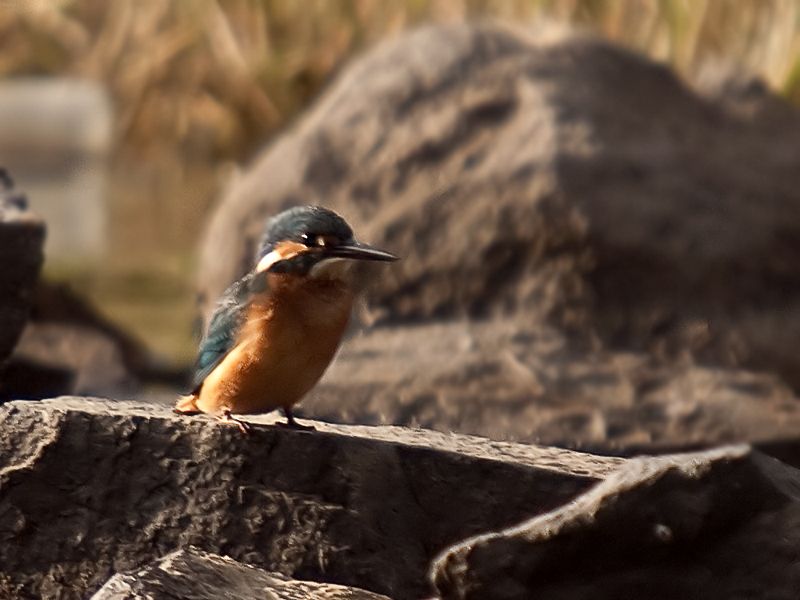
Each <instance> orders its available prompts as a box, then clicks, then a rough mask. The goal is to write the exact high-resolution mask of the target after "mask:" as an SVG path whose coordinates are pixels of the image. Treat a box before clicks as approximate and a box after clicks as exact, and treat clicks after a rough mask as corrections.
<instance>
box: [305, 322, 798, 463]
mask: <svg viewBox="0 0 800 600" xmlns="http://www.w3.org/2000/svg"><path fill="white" fill-rule="evenodd" d="M302 410H303V413H304V414H306V415H308V416H313V418H317V419H321V420H323V421H326V420H334V421H343V422H348V423H362V424H368V423H371V424H384V423H408V424H411V425H416V426H422V427H426V428H432V429H438V430H441V431H450V430H453V431H461V432H469V433H472V434H477V435H485V436H488V437H490V438H492V439H509V440H522V441H529V442H536V443H543V444H552V445H556V446H562V447H571V448H578V449H592V450H594V451H601V452H613V453H620V452H621V453H629V452H631V451H632V449H635V451H638V452H642V451H651V452H654V451H658V452H663V451H664V450H666V449H673V451H674V449H675V448H680V447H708V446H712V445H715V444H721V443H732V442H742V441H759V442H761V441H767V440H776V439H791V438H796V436H797V434H798V432H800V403H798V402H797V399H796V398H795V396H794V394H793V393H792V391H791V390H790V389H789V388H788V386H786V385H784V384H783V383H782V382H781V381H780V380H779V379H778V378H777V377H775V376H772V375H765V374H763V373H754V372H748V371H744V370H741V369H723V368H710V367H702V366H698V365H696V364H693V363H692V362H691V361H689V362H682V363H667V364H665V363H662V362H660V361H658V360H655V359H653V358H652V357H649V356H647V355H643V354H639V353H621V352H611V351H594V352H587V351H586V350H582V349H580V348H575V347H574V346H572V345H570V343H569V342H568V340H567V339H565V337H564V336H563V334H562V333H560V332H559V331H558V329H557V328H554V327H552V326H548V325H541V326H540V327H538V328H537V329H536V330H535V331H532V332H525V331H524V330H520V329H519V328H518V327H517V326H516V325H515V324H514V323H512V322H508V321H500V322H482V323H470V324H464V323H437V324H426V325H415V326H408V325H406V326H399V327H378V328H374V329H372V330H370V331H369V332H367V333H365V334H363V335H361V336H356V337H354V338H352V339H350V340H348V341H347V342H346V343H345V344H344V347H343V348H342V350H341V352H340V354H339V356H338V357H337V359H336V361H335V362H334V364H333V365H332V366H331V368H330V371H329V372H328V374H327V375H326V376H325V378H324V379H323V381H322V383H321V384H320V385H319V386H318V387H317V388H315V389H314V390H312V391H311V392H310V393H309V395H308V397H307V398H306V399H305V400H304V401H303V403H302ZM794 454H795V456H793V457H791V460H792V462H793V464H797V463H795V462H794V461H796V460H797V459H798V457H797V452H796V451H795V452H794ZM787 458H789V457H787Z"/></svg>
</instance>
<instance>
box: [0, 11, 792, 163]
mask: <svg viewBox="0 0 800 600" xmlns="http://www.w3.org/2000/svg"><path fill="white" fill-rule="evenodd" d="M482 17H492V18H501V19H503V18H505V19H513V20H514V21H517V22H523V23H524V22H533V21H535V20H538V19H544V18H546V19H552V20H556V21H562V22H572V23H577V24H579V25H581V26H583V27H587V28H591V29H593V30H596V31H598V32H599V33H601V34H602V35H604V36H606V37H608V38H610V39H612V40H615V41H618V42H620V43H622V44H625V45H627V46H630V47H633V48H635V49H638V50H641V51H643V52H645V53H647V54H650V55H651V56H654V57H656V58H658V59H662V60H665V61H668V62H670V63H672V64H673V65H675V67H676V68H677V69H679V70H680V71H681V72H683V73H685V74H686V75H688V76H691V75H692V74H693V73H694V72H696V71H697V69H698V68H700V67H701V66H702V65H703V64H704V63H705V62H706V61H708V60H724V61H726V62H729V63H732V64H738V65H741V66H743V67H744V68H746V69H748V70H750V71H753V72H755V73H758V74H760V75H761V76H763V77H764V78H765V79H766V80H767V81H768V82H769V83H770V84H771V85H772V86H773V87H774V88H775V89H777V90H779V91H782V92H783V93H784V94H786V95H787V96H788V97H790V98H793V99H795V100H800V81H798V79H799V78H800V77H799V72H800V6H799V3H798V2H797V0H661V1H658V0H303V1H295V0H172V1H168V0H114V1H113V2H108V0H49V1H44V2H40V1H36V2H34V1H25V0H13V1H9V0H5V1H3V0H0V76H6V75H13V74H20V73H71V74H76V75H80V76H85V77H90V78H93V79H98V80H100V81H102V82H104V83H105V84H106V85H107V86H108V88H109V89H110V90H111V92H112V94H113V96H114V98H115V100H116V105H117V107H118V110H119V114H118V116H119V119H118V126H117V131H118V135H119V140H120V142H121V147H123V148H124V149H137V150H146V151H148V152H160V151H163V150H164V149H167V148H168V149H169V153H172V152H173V151H174V150H176V149H177V150H178V151H179V152H180V153H181V155H184V156H185V157H186V158H187V159H189V160H192V159H197V158H201V159H219V158H223V157H236V158H238V157H241V156H242V155H244V154H246V153H247V152H248V151H249V150H251V149H252V147H253V145H254V144H255V143H257V142H259V141H260V140H263V138H264V136H265V135H266V134H268V133H269V132H270V131H272V130H274V129H275V128H276V127H278V126H280V125H281V124H283V123H285V122H286V121H287V119H289V118H291V116H292V115H293V114H295V113H296V112H297V111H298V110H299V109H300V108H302V107H303V106H304V105H305V104H306V103H307V101H308V99H309V98H310V97H311V96H313V95H314V94H315V93H316V92H317V90H318V89H319V88H320V86H321V84H322V83H323V82H324V81H325V79H326V78H327V77H328V76H329V74H330V73H331V72H332V71H333V70H334V69H335V68H336V67H337V66H338V65H340V64H341V63H342V62H343V61H344V60H345V59H346V58H348V57H349V56H351V55H352V54H353V53H355V52H357V51H359V50H361V49H362V48H363V47H364V46H367V45H369V44H372V43H373V42H375V41H376V40H379V39H381V38H383V37H386V36H387V35H392V34H394V33H396V32H398V31H399V30H401V29H404V28H406V27H409V26H412V25H414V24H417V23H420V22H425V21H439V22H442V21H459V20H465V19H474V18H482Z"/></svg>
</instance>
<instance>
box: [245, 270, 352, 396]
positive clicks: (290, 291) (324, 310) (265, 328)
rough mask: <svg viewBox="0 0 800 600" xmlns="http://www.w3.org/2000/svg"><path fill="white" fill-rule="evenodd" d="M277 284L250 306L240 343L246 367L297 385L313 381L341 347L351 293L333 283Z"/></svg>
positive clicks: (303, 385)
mask: <svg viewBox="0 0 800 600" xmlns="http://www.w3.org/2000/svg"><path fill="white" fill-rule="evenodd" d="M276 287H277V289H276V290H275V291H274V292H273V293H272V294H271V296H270V298H269V299H268V301H264V302H254V303H253V304H252V305H251V307H250V309H249V312H248V315H247V320H246V324H245V326H244V328H243V330H242V334H241V337H240V344H239V345H240V347H241V350H242V352H243V354H244V361H245V363H246V364H245V365H243V367H244V368H248V369H250V370H252V371H254V375H258V374H260V375H261V376H262V377H264V378H270V379H272V380H273V381H276V380H283V379H285V378H287V377H288V378H295V379H297V382H296V383H297V387H298V388H303V387H306V385H307V384H308V383H309V382H306V381H305V380H306V379H308V380H311V381H310V385H313V383H315V382H316V380H317V379H318V378H319V377H320V376H321V375H322V372H323V371H324V370H325V368H326V367H327V366H328V363H330V361H331V360H332V359H333V355H334V354H335V353H336V350H337V348H338V347H339V342H340V340H341V338H342V335H343V333H344V330H345V328H346V327H347V323H348V320H349V318H350V312H351V310H352V294H351V293H350V291H349V289H348V288H346V287H345V286H341V285H336V284H333V283H331V284H329V285H319V284H316V283H313V282H312V283H307V284H289V285H284V286H276ZM292 387H294V386H292Z"/></svg>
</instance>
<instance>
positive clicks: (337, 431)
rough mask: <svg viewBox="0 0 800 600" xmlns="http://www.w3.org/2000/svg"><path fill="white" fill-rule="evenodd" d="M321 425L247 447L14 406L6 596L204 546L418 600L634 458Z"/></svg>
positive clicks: (179, 429) (38, 406) (6, 497)
mask: <svg viewBox="0 0 800 600" xmlns="http://www.w3.org/2000/svg"><path fill="white" fill-rule="evenodd" d="M260 421H261V422H262V423H269V418H267V417H264V418H261V419H260ZM316 425H317V427H318V431H316V432H311V433H308V432H298V431H294V430H287V429H285V428H280V427H274V426H270V425H266V424H265V425H264V426H263V427H257V428H256V429H255V430H254V432H253V433H252V434H251V435H250V436H248V437H246V436H243V435H242V434H241V433H240V431H239V430H238V429H237V428H235V427H231V426H228V425H224V424H220V423H217V422H214V421H212V420H210V419H208V418H206V417H195V418H186V417H179V416H177V415H173V414H172V413H171V412H170V411H169V409H168V408H163V407H158V406H153V405H139V404H134V403H125V402H109V401H102V400H90V399H83V398H60V399H55V400H45V401H40V402H9V403H7V404H5V405H4V406H3V407H0V540H2V543H0V585H1V586H3V587H0V589H14V590H16V592H15V593H16V594H17V595H18V596H19V597H21V598H29V597H44V598H54V597H58V598H83V597H85V596H86V594H87V592H94V591H96V590H97V589H98V588H99V587H100V586H101V585H102V584H103V583H104V582H105V581H106V580H107V579H108V578H109V577H110V576H112V575H113V574H114V573H117V572H125V571H130V570H132V569H138V568H140V567H142V566H143V565H145V564H147V563H149V562H151V561H152V560H154V559H156V558H158V557H161V556H164V555H166V554H168V553H169V552H172V551H174V550H175V549H177V548H184V547H187V546H190V545H194V546H197V547H198V548H200V549H201V550H203V551H206V552H213V553H216V554H221V555H226V556H230V557H232V558H233V559H235V560H237V561H241V562H244V563H247V564H252V565H255V566H257V567H259V568H263V569H265V570H269V571H277V572H280V573H283V574H285V575H287V576H292V577H294V578H297V579H308V580H316V581H326V582H329V583H338V584H343V585H351V586H354V587H359V588H364V589H368V590H371V591H375V592H378V593H383V594H386V595H389V596H390V597H392V598H398V599H403V598H419V597H421V596H422V595H424V594H426V593H428V592H429V589H428V587H427V584H426V576H425V573H426V572H427V568H428V565H429V562H430V560H431V558H432V557H433V556H434V555H436V554H437V553H439V552H440V551H442V550H443V549H444V548H446V547H447V546H449V545H450V544H453V543H455V542H457V541H458V540H460V539H463V538H464V537H466V536H470V535H475V534H477V533H480V532H482V531H487V530H492V529H498V528H503V527H507V526H510V525H511V524H513V523H516V522H519V521H521V520H522V519H525V518H527V517H529V516H530V515H534V514H539V513H542V512H545V511H547V510H552V509H554V508H555V507H557V506H559V505H561V504H563V503H564V502H566V501H568V500H569V499H571V498H573V497H575V496H576V495H577V494H578V493H580V492H581V491H583V490H585V489H586V488H587V487H588V486H589V485H591V484H592V483H594V482H596V481H598V480H599V479H601V478H602V477H603V476H605V475H606V474H608V473H609V472H610V471H611V470H613V469H614V468H615V467H616V466H618V465H619V464H621V462H622V461H621V459H613V458H601V457H595V456H591V455H586V454H579V453H574V452H570V451H566V450H558V449H552V448H539V447H535V446H525V445H520V444H513V443H503V442H493V441H490V440H486V439H481V438H470V437H465V436H458V435H455V434H450V435H446V434H440V433H436V432H428V431H423V430H408V429H403V428H391V427H385V428H381V427H378V428H376V427H346V426H332V425H324V424H321V423H318V424H316ZM65 590H69V591H65Z"/></svg>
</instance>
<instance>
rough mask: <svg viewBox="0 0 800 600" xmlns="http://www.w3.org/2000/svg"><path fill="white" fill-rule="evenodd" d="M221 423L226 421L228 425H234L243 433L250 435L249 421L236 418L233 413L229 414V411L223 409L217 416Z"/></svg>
mask: <svg viewBox="0 0 800 600" xmlns="http://www.w3.org/2000/svg"><path fill="white" fill-rule="evenodd" d="M217 419H219V421H220V422H221V423H226V424H228V425H236V426H237V427H238V428H239V431H241V432H242V433H243V434H244V435H250V430H251V429H252V428H251V427H250V424H249V423H245V422H244V421H242V420H241V419H237V418H236V417H234V416H233V415H231V411H229V410H224V411H222V414H221V415H219V416H218V417H217Z"/></svg>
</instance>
